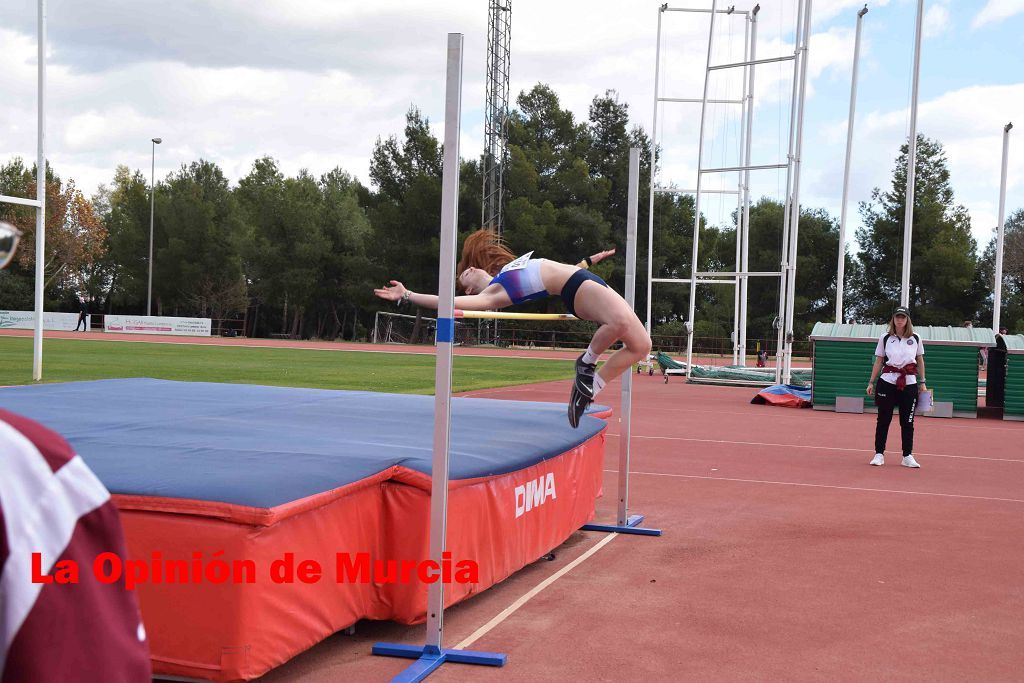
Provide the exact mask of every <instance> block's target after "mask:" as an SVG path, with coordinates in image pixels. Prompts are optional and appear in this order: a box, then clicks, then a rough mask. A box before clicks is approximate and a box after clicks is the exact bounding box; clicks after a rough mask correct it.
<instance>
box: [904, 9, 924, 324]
mask: <svg viewBox="0 0 1024 683" xmlns="http://www.w3.org/2000/svg"><path fill="white" fill-rule="evenodd" d="M923 24H924V0H917V30H916V32H915V35H914V77H913V86H912V88H911V95H910V141H909V144H908V146H907V194H906V204H907V206H906V209H905V210H904V213H903V274H902V277H901V279H900V306H910V245H911V237H912V236H913V233H914V181H915V175H916V171H917V169H916V168H915V164H916V162H917V85H918V81H919V80H920V78H919V77H920V75H921V30H922V25H923Z"/></svg>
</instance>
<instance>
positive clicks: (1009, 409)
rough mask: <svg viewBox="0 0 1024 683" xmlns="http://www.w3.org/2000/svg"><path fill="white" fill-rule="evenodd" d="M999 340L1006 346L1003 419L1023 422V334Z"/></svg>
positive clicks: (1003, 336) (1001, 337) (1010, 335)
mask: <svg viewBox="0 0 1024 683" xmlns="http://www.w3.org/2000/svg"><path fill="white" fill-rule="evenodd" d="M999 340H1000V341H1001V342H1002V343H1003V344H1005V346H1006V382H1005V385H1004V387H1005V388H1004V393H1003V419H1004V420H1022V421H1024V334H1004V335H1001V336H1000V337H999ZM1003 344H1001V346H1002V345H1003ZM925 353H927V351H926V352H925Z"/></svg>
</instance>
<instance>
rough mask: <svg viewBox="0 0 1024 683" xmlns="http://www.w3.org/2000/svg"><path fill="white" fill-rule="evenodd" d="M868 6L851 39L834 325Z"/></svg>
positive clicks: (840, 311) (839, 294) (859, 16)
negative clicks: (863, 30)
mask: <svg viewBox="0 0 1024 683" xmlns="http://www.w3.org/2000/svg"><path fill="white" fill-rule="evenodd" d="M867 13H868V6H867V5H864V9H862V10H861V11H859V12H857V31H856V33H855V34H854V38H853V76H852V77H851V79H850V115H849V117H848V118H847V119H846V163H845V166H844V169H843V203H842V206H841V208H840V209H839V266H838V268H837V269H836V324H837V325H841V324H842V322H843V285H844V280H845V279H846V202H847V197H848V193H849V189H850V158H851V157H852V156H853V115H854V110H855V109H856V107H857V64H858V62H859V61H860V29H861V24H862V23H863V22H864V15H865V14H867Z"/></svg>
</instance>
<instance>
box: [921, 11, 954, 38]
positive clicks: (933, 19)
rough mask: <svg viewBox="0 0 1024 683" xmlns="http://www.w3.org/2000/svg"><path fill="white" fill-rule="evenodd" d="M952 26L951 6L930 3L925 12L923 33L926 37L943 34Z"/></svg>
mask: <svg viewBox="0 0 1024 683" xmlns="http://www.w3.org/2000/svg"><path fill="white" fill-rule="evenodd" d="M949 28H950V23H949V8H948V7H946V6H945V5H944V4H933V5H929V6H928V9H926V10H925V13H924V26H923V27H922V33H923V35H924V37H925V38H935V37H937V36H941V35H942V34H943V33H945V32H946V31H948V30H949Z"/></svg>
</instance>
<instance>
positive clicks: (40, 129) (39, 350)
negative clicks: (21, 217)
mask: <svg viewBox="0 0 1024 683" xmlns="http://www.w3.org/2000/svg"><path fill="white" fill-rule="evenodd" d="M37 9H38V24H37V28H38V31H39V62H38V67H37V70H38V83H37V85H38V93H37V97H38V109H39V111H38V117H39V118H38V121H37V124H36V125H37V128H36V198H35V199H25V198H24V197H8V196H6V195H0V202H7V203H8V204H19V205H21V206H32V207H35V210H36V282H35V308H34V310H35V325H34V326H33V333H32V379H33V380H35V381H36V382H39V381H40V380H42V379H43V284H44V283H45V281H46V271H45V267H46V259H45V258H44V255H45V254H46V147H45V142H46V0H39V2H38V5H37Z"/></svg>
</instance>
